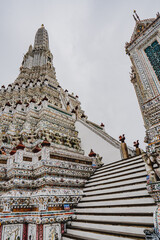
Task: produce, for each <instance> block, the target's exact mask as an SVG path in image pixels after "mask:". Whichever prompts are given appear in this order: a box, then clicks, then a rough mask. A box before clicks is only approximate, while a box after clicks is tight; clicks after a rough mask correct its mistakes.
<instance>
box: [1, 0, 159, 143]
mask: <svg viewBox="0 0 160 240" xmlns="http://www.w3.org/2000/svg"><path fill="white" fill-rule="evenodd" d="M134 9H136V10H137V13H138V14H139V16H140V18H141V19H144V18H150V17H155V16H156V13H157V12H158V11H160V1H159V0H154V1H153V0H25V1H24V0H5V1H4V0H0V23H1V34H0V53H1V54H0V66H1V67H0V85H3V84H4V85H5V86H7V85H8V84H9V83H12V82H13V81H14V80H15V79H16V77H17V76H18V73H19V67H20V65H21V62H22V58H23V54H25V53H26V52H27V50H28V47H29V45H30V44H33V43H34V36H35V33H36V31H37V29H38V28H39V27H40V26H41V24H42V23H43V24H44V25H45V27H46V29H47V30H48V33H49V40H50V50H51V52H52V53H53V56H54V66H55V68H56V73H57V79H58V81H59V83H60V85H61V86H62V87H63V88H64V89H66V88H67V89H68V90H69V92H71V93H72V92H74V93H75V94H76V95H78V96H79V98H80V101H81V103H82V108H83V109H84V110H85V113H86V114H87V115H88V117H89V120H91V121H94V122H96V123H98V124H100V123H101V122H103V123H104V124H105V129H106V131H107V132H108V133H109V134H110V135H112V136H113V137H115V138H116V139H118V136H119V135H120V134H122V133H125V134H126V142H127V143H128V145H130V146H132V145H133V141H134V140H137V139H139V140H140V143H141V147H144V146H145V145H144V143H143V139H144V135H145V130H144V126H143V120H142V117H141V113H140V110H139V106H138V102H137V99H136V95H135V92H134V88H133V86H132V84H131V82H130V77H129V72H130V65H131V64H130V59H129V57H128V56H127V55H126V54H125V49H124V46H125V42H126V41H129V39H130V37H131V34H132V32H133V28H134V25H135V21H134V19H133V17H132V13H133V10H134Z"/></svg>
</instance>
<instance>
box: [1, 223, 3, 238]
mask: <svg viewBox="0 0 160 240" xmlns="http://www.w3.org/2000/svg"><path fill="white" fill-rule="evenodd" d="M2 229H3V226H2V225H0V239H2Z"/></svg>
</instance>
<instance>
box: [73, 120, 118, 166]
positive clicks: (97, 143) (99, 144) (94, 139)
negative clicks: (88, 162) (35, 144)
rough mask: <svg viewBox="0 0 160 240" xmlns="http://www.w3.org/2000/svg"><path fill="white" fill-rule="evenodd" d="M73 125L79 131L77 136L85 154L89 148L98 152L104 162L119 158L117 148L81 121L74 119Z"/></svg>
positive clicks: (88, 151)
mask: <svg viewBox="0 0 160 240" xmlns="http://www.w3.org/2000/svg"><path fill="white" fill-rule="evenodd" d="M75 125H76V130H77V131H78V132H79V133H78V136H79V138H80V139H81V146H82V149H83V150H84V151H85V155H88V154H89V153H90V150H91V149H93V151H94V152H95V153H98V154H99V155H100V156H102V157H103V163H104V164H107V163H111V162H114V161H117V160H120V159H121V153H120V150H119V149H118V148H116V147H114V146H113V145H111V144H110V143H108V142H107V141H106V140H104V139H103V138H102V137H101V136H99V135H97V134H96V133H95V132H93V131H92V130H91V129H89V128H88V127H87V126H84V125H83V124H82V123H81V122H79V121H76V124H75Z"/></svg>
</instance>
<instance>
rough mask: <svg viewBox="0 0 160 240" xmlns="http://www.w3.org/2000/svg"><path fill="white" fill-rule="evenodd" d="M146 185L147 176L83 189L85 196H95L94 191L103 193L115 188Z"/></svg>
mask: <svg viewBox="0 0 160 240" xmlns="http://www.w3.org/2000/svg"><path fill="white" fill-rule="evenodd" d="M142 182H143V183H145V184H146V174H145V175H144V174H143V176H138V177H134V178H131V179H130V178H129V179H126V180H124V181H115V182H111V183H108V182H107V183H106V184H104V185H101V186H96V185H94V186H91V187H85V188H84V189H83V192H84V194H90V193H91V194H93V191H98V190H99V191H102V190H105V189H112V187H113V188H119V187H124V186H134V185H135V184H138V183H142Z"/></svg>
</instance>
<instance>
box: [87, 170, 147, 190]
mask: <svg viewBox="0 0 160 240" xmlns="http://www.w3.org/2000/svg"><path fill="white" fill-rule="evenodd" d="M142 171H145V168H144V166H139V167H138V168H136V169H132V168H131V169H130V170H126V171H123V172H119V173H117V172H114V173H111V174H104V175H103V176H101V177H98V178H97V179H90V180H89V181H88V182H87V183H86V185H87V186H88V185H89V184H90V183H98V182H101V181H103V180H106V179H110V178H112V179H113V178H117V177H121V176H126V175H130V174H134V173H135V174H136V173H137V172H142Z"/></svg>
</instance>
